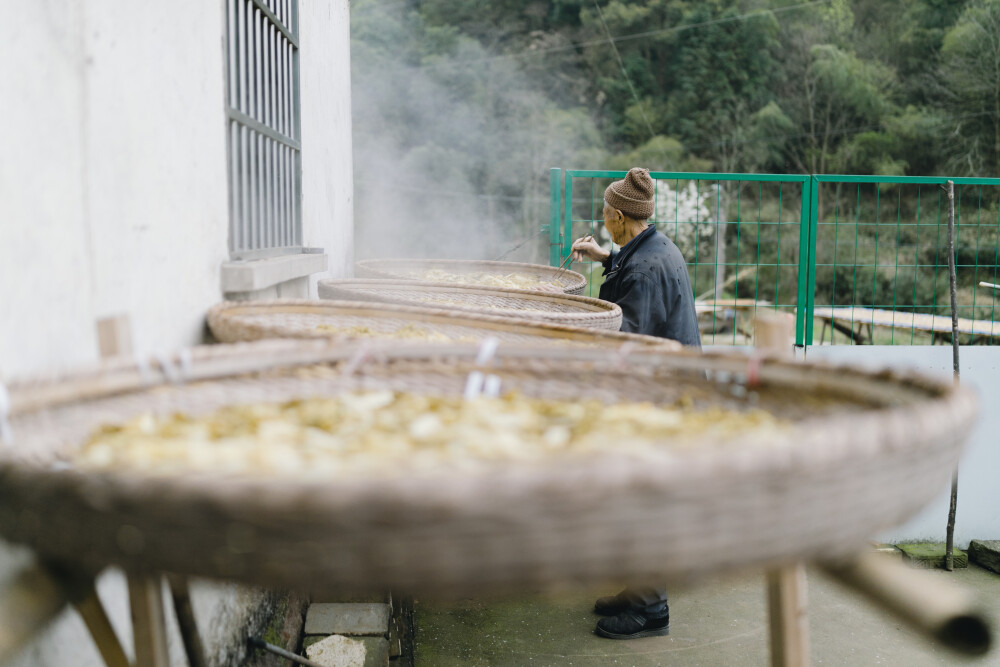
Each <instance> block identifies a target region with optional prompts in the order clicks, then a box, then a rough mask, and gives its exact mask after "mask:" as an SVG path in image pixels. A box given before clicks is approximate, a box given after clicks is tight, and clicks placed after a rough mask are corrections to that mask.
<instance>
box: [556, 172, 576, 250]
mask: <svg viewBox="0 0 1000 667" xmlns="http://www.w3.org/2000/svg"><path fill="white" fill-rule="evenodd" d="M563 182H564V185H563V215H564V216H565V218H564V223H563V224H564V227H563V239H564V240H565V245H566V247H565V249H564V250H565V252H563V253H562V257H563V259H565V258H566V255H568V254H569V246H570V243H572V239H573V177H572V176H571V175H570V173H569V171H567V172H566V176H565V178H564V179H563ZM559 263H560V264H562V260H560V261H559Z"/></svg>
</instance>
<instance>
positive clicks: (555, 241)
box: [549, 168, 562, 266]
mask: <svg viewBox="0 0 1000 667" xmlns="http://www.w3.org/2000/svg"><path fill="white" fill-rule="evenodd" d="M561 173H562V169H559V168H553V169H549V264H550V265H552V266H559V265H560V264H561V263H562V262H561V261H560V260H559V246H560V243H559V218H560V213H561V211H560V210H559V208H560V203H561V202H562V198H561V197H560V196H559V175H560V174H561Z"/></svg>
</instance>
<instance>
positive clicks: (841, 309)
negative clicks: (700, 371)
mask: <svg viewBox="0 0 1000 667" xmlns="http://www.w3.org/2000/svg"><path fill="white" fill-rule="evenodd" d="M624 175H625V172H623V171H583V170H566V171H562V170H560V169H553V170H552V171H551V174H550V188H551V202H550V215H551V219H550V224H549V226H548V230H549V243H550V256H549V260H550V262H551V263H552V264H553V265H556V264H559V263H561V262H562V260H563V259H564V258H565V257H566V256H567V255H568V254H569V252H570V250H569V247H570V245H571V243H572V241H573V240H574V239H576V238H579V237H581V236H585V235H587V234H592V235H594V236H596V237H598V239H599V240H601V241H602V242H603V243H604V244H605V245H608V244H609V243H610V239H609V238H608V237H607V235H606V233H605V232H604V231H603V219H602V208H603V195H604V189H605V188H606V187H607V185H608V184H609V183H611V181H613V180H616V179H620V178H622V177H624ZM650 175H651V176H652V177H653V179H654V182H655V183H656V196H655V202H654V209H655V213H654V216H653V218H652V219H651V222H653V223H654V224H655V225H656V227H657V228H658V229H659V230H660V231H661V232H663V233H664V234H665V235H666V236H668V237H670V238H671V239H672V240H673V241H674V243H675V244H677V246H678V247H679V248H680V250H681V251H682V253H683V254H684V256H685V258H686V260H687V262H688V271H689V273H690V277H691V285H692V288H693V290H694V294H695V297H696V304H697V307H698V310H699V320H700V323H701V327H702V340H703V342H704V343H705V344H707V345H713V344H715V345H718V344H722V345H726V344H728V345H740V344H746V343H748V342H749V335H750V322H751V320H752V318H753V315H754V313H755V312H756V311H757V310H759V309H761V308H766V309H773V310H779V311H785V312H790V313H793V314H794V315H795V319H796V343H797V344H798V345H815V344H845V343H846V344H858V343H876V344H896V345H899V344H904V345H914V344H932V343H934V342H938V341H941V340H950V337H951V306H950V301H949V282H948V258H947V248H946V238H947V210H948V202H947V198H946V195H945V192H944V190H943V184H944V183H945V182H946V181H947V180H948V179H946V178H907V177H886V176H801V175H775V174H709V173H680V172H651V173H650ZM951 180H953V181H954V182H955V196H956V243H955V247H956V252H955V255H956V260H957V261H956V263H957V273H958V284H959V291H958V294H959V302H958V313H959V316H960V318H962V319H961V320H960V327H959V330H960V339H961V341H962V342H966V343H967V342H975V343H986V344H993V343H994V341H998V342H1000V323H996V322H995V320H996V319H997V316H1000V313H998V312H997V310H996V300H997V296H998V295H1000V292H998V291H996V290H993V289H989V288H983V287H980V286H979V283H980V282H988V283H997V282H1000V281H998V276H997V272H998V266H997V265H998V260H1000V179H969V178H955V179H951ZM572 267H573V269H574V270H576V271H579V272H581V273H583V274H584V275H585V276H587V277H588V294H590V295H593V296H597V295H598V293H599V290H600V284H601V280H602V278H601V274H602V270H601V267H600V265H599V264H595V263H592V262H582V263H578V264H577V263H574V264H573V265H572Z"/></svg>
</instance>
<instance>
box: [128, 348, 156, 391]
mask: <svg viewBox="0 0 1000 667" xmlns="http://www.w3.org/2000/svg"><path fill="white" fill-rule="evenodd" d="M132 360H133V361H134V362H135V367H136V369H137V370H138V371H139V379H140V380H141V381H142V385H143V386H144V387H146V386H149V385H151V384H153V369H152V368H151V367H150V365H149V360H148V359H146V357H144V356H143V355H141V354H139V353H138V352H136V353H135V354H134V355H132Z"/></svg>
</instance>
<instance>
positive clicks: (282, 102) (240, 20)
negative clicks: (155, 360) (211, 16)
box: [226, 0, 302, 259]
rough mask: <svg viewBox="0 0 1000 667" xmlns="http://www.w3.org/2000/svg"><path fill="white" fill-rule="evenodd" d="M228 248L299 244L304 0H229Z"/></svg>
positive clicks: (282, 248)
mask: <svg viewBox="0 0 1000 667" xmlns="http://www.w3.org/2000/svg"><path fill="white" fill-rule="evenodd" d="M226 109H227V146H228V149H229V155H228V162H229V251H230V255H231V256H232V258H233V259H250V258H259V257H266V256H269V255H278V254H285V253H296V252H299V251H300V249H301V247H302V207H301V200H302V187H301V184H302V175H301V174H302V167H301V164H302V163H301V151H302V146H301V143H300V141H301V140H300V126H299V44H298V0H226Z"/></svg>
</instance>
